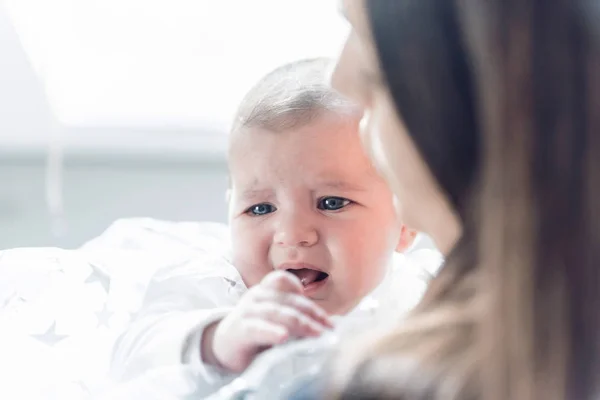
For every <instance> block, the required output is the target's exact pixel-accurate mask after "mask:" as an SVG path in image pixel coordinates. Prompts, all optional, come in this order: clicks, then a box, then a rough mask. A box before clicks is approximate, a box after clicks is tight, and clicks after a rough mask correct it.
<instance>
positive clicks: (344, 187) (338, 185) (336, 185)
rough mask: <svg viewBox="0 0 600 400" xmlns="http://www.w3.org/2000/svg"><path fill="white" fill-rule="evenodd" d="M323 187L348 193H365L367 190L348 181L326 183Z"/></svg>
mask: <svg viewBox="0 0 600 400" xmlns="http://www.w3.org/2000/svg"><path fill="white" fill-rule="evenodd" d="M321 186H323V187H325V188H328V189H334V190H341V191H348V192H363V191H366V190H367V188H365V187H363V186H361V185H357V184H355V183H350V182H348V181H343V180H330V181H325V182H323V183H322V184H321Z"/></svg>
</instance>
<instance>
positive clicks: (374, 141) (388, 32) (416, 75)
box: [332, 1, 479, 253]
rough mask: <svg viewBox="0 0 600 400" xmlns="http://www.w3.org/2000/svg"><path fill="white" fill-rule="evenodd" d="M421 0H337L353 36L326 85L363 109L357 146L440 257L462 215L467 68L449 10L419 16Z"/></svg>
mask: <svg viewBox="0 0 600 400" xmlns="http://www.w3.org/2000/svg"><path fill="white" fill-rule="evenodd" d="M426 3H428V2H416V1H413V2H410V1H390V2H385V1H384V2H381V1H373V2H358V1H346V2H345V3H343V4H344V11H345V14H346V15H347V18H348V19H349V21H350V22H351V23H352V25H353V30H352V33H351V35H350V36H349V38H348V41H347V43H346V45H345V47H344V50H343V52H342V54H341V56H340V59H339V62H338V65H337V68H336V70H335V71H334V74H333V79H332V82H333V84H334V86H335V87H336V88H337V89H339V90H340V91H342V92H343V93H345V94H347V95H348V96H350V97H352V98H353V99H355V100H356V101H358V102H360V103H362V104H363V105H364V106H365V108H366V109H367V112H366V113H365V117H364V120H363V128H364V132H363V133H364V135H365V142H366V145H367V147H369V149H370V151H371V153H372V156H373V158H375V160H376V161H377V164H378V165H379V167H380V170H381V171H382V173H383V175H384V176H386V178H387V180H388V181H389V182H390V185H391V186H392V188H393V189H394V191H395V192H396V195H397V196H398V198H399V200H400V205H401V206H402V211H403V217H404V218H405V219H406V221H407V223H411V224H412V225H413V226H414V227H415V228H417V229H420V230H423V231H425V232H427V233H428V234H430V235H431V236H432V237H433V238H434V240H435V242H436V244H437V245H438V246H439V247H440V248H441V249H442V251H443V252H444V253H448V252H449V251H450V250H451V248H452V246H453V245H454V243H455V242H456V240H457V239H458V236H459V235H460V231H461V228H462V225H463V224H464V221H465V219H466V217H467V213H468V205H469V203H470V200H469V198H470V194H471V193H472V190H473V189H472V188H473V185H474V182H475V177H476V176H477V172H478V168H479V164H478V150H479V149H478V146H479V138H478V132H477V130H476V125H477V124H476V120H475V118H476V115H475V113H474V97H473V93H472V90H471V82H470V78H471V77H470V71H469V68H468V65H467V64H466V62H464V61H463V60H464V58H463V57H462V55H463V49H462V44H461V42H460V40H459V39H460V38H459V37H457V35H458V31H457V29H456V28H457V27H456V24H455V23H454V22H453V19H452V18H446V17H447V16H446V15H444V14H445V13H451V12H452V6H451V5H450V6H448V7H440V9H439V10H436V12H433V13H429V12H427V9H428V8H429V9H431V6H430V5H428V4H426ZM447 3H448V4H451V2H447ZM404 15H406V16H407V18H406V20H404V19H402V16H404ZM408 16H411V17H408ZM419 16H420V17H419ZM399 18H400V19H399ZM373 21H377V23H376V24H372V22H373ZM448 65H451V66H452V67H451V68H447V66H448ZM407 165H409V166H410V167H407Z"/></svg>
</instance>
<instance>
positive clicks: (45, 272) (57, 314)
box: [0, 219, 227, 400]
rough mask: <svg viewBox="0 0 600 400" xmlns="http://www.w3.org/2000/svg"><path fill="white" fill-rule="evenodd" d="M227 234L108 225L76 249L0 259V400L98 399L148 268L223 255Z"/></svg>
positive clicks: (25, 251) (137, 223) (10, 253)
mask: <svg viewBox="0 0 600 400" xmlns="http://www.w3.org/2000/svg"><path fill="white" fill-rule="evenodd" d="M226 237H227V227H226V226H224V225H220V224H213V223H205V224H204V223H171V222H162V221H155V220H151V219H131V220H122V221H117V222H116V223H115V224H113V225H112V226H111V227H110V228H109V229H108V230H107V231H106V232H105V233H104V234H103V235H101V236H100V237H98V238H96V239H94V240H92V241H91V242H89V243H87V244H86V245H84V246H83V247H82V248H81V249H79V250H61V249H55V248H22V249H13V250H5V251H2V252H0V327H1V329H0V354H1V355H2V356H1V357H0V376H2V384H1V385H0V399H27V400H32V399H61V400H63V399H67V400H68V399H81V398H87V397H88V396H89V395H90V393H97V392H98V391H101V390H102V389H103V387H104V386H105V385H106V383H107V382H106V377H107V373H108V368H109V362H110V358H111V352H112V346H113V342H114V340H115V339H116V337H117V336H118V334H119V333H120V332H121V330H122V329H123V328H124V327H125V326H126V324H127V322H128V321H129V319H130V317H131V315H132V314H133V313H135V312H136V310H137V309H138V307H139V305H140V303H141V300H142V296H143V294H144V291H145V288H146V284H147V282H148V280H149V279H150V277H151V275H152V274H153V273H154V271H156V270H157V269H158V268H160V267H162V266H165V265H168V264H169V263H180V262H185V261H186V260H187V259H189V258H192V257H194V255H195V254H197V253H198V252H203V251H211V252H214V251H225V249H226V248H227V241H226Z"/></svg>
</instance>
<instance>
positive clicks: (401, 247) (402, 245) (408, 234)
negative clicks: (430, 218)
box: [396, 224, 418, 253]
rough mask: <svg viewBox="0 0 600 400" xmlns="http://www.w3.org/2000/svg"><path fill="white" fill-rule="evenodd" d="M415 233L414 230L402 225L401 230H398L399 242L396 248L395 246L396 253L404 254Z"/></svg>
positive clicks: (410, 244) (412, 241)
mask: <svg viewBox="0 0 600 400" xmlns="http://www.w3.org/2000/svg"><path fill="white" fill-rule="evenodd" d="M417 233H418V232H417V231H416V230H414V229H411V228H409V227H408V226H406V225H404V224H402V228H400V240H399V241H398V246H396V251H397V252H398V253H404V252H405V251H406V250H407V249H408V248H409V247H410V246H412V244H413V243H414V241H415V238H416V237H417Z"/></svg>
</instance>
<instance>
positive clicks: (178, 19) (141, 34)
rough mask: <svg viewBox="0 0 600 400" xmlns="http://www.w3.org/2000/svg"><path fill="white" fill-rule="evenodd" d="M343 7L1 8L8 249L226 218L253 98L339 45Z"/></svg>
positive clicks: (226, 3) (266, 3)
mask: <svg viewBox="0 0 600 400" xmlns="http://www.w3.org/2000/svg"><path fill="white" fill-rule="evenodd" d="M336 8H337V1H335V0H218V1H217V0H0V184H1V185H2V188H1V189H0V249H1V248H9V247H16V246H62V247H67V248H70V247H76V246H78V245H80V244H81V243H83V242H84V241H86V240H88V239H90V238H92V237H94V236H96V235H98V234H100V233H101V232H102V231H103V230H104V229H105V228H106V227H107V226H108V225H109V224H110V223H111V222H112V221H114V220H115V219H117V218H123V217H137V216H143V217H154V218H161V219H168V220H175V221H180V220H200V221H221V222H225V221H226V215H227V208H226V204H225V197H224V192H225V189H226V182H227V179H226V166H225V148H226V141H227V137H226V133H227V128H228V125H229V122H230V119H231V117H232V115H233V113H234V111H235V108H236V105H237V103H238V102H239V100H240V99H241V96H242V95H243V94H244V92H245V91H246V90H248V89H249V88H250V86H251V85H252V84H253V83H254V82H255V81H256V80H257V79H259V78H260V76H261V75H263V74H265V73H267V72H268V71H269V70H271V69H273V68H275V67H276V66H278V65H280V64H282V63H284V62H288V61H293V60H295V59H299V58H304V57H316V56H331V57H334V56H335V55H336V53H337V52H338V51H339V50H340V47H341V44H342V42H343V39H344V36H345V34H346V32H347V26H346V24H345V23H344V22H343V20H342V18H341V17H340V16H339V15H338V13H337V9H336Z"/></svg>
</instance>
